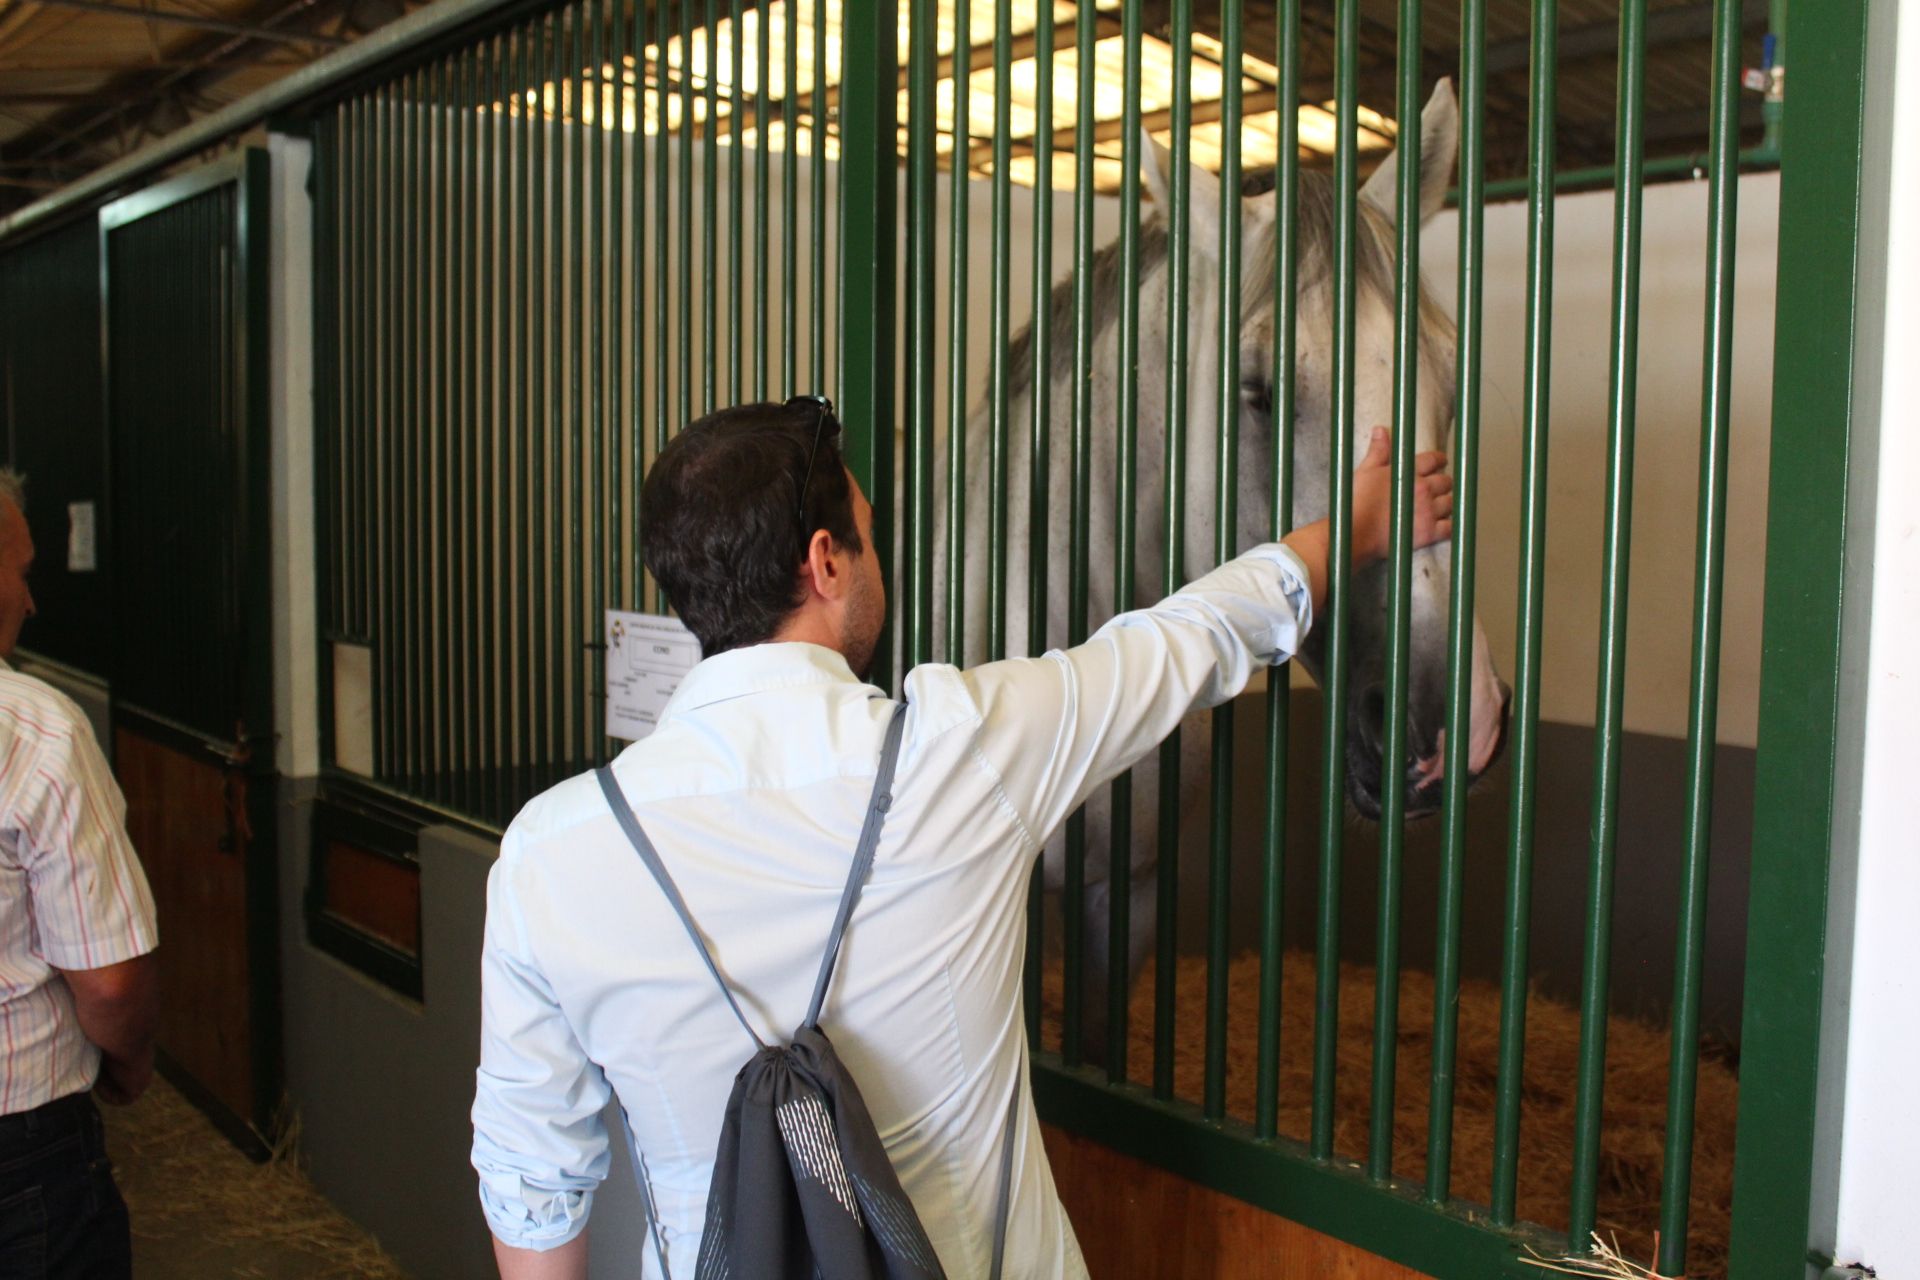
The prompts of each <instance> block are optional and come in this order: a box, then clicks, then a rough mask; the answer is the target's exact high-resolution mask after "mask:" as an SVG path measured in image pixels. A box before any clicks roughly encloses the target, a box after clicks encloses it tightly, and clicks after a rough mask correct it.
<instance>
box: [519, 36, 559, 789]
mask: <svg viewBox="0 0 1920 1280" xmlns="http://www.w3.org/2000/svg"><path fill="white" fill-rule="evenodd" d="M535 30H536V31H537V33H538V40H537V43H536V45H535V49H536V62H535V66H536V68H537V71H536V74H537V76H538V82H537V83H538V84H539V93H540V101H539V115H538V116H537V117H536V119H535V120H534V123H533V170H534V178H535V181H536V182H537V183H538V184H539V185H538V186H537V187H536V188H535V189H534V192H533V197H534V204H533V221H534V240H535V242H536V250H535V252H536V255H537V256H538V257H539V258H540V259H542V270H541V273H540V279H539V283H538V284H537V285H536V287H535V291H534V295H533V298H532V302H533V305H534V311H533V315H532V317H531V318H530V320H529V325H530V326H531V332H532V333H533V334H534V342H535V343H536V344H537V345H536V347H535V350H534V365H533V367H534V396H533V421H532V423H531V424H530V426H529V428H528V444H529V446H530V451H531V453H532V455H533V476H532V483H533V518H532V520H530V521H529V522H528V533H529V535H530V536H531V538H532V540H533V548H534V550H533V554H532V556H531V558H530V561H529V563H528V566H527V576H528V586H529V587H530V589H531V594H532V596H533V656H532V666H531V668H530V672H529V674H530V678H531V680H532V684H533V707H534V713H533V720H534V728H535V733H536V737H535V742H536V743H537V744H538V745H537V748H536V751H535V754H534V757H533V760H532V761H531V763H532V766H533V778H534V785H536V786H539V787H544V786H546V784H547V779H548V777H550V776H551V773H552V769H553V763H554V757H555V748H556V746H557V745H558V744H557V743H556V742H555V740H554V733H553V719H552V702H551V699H550V694H551V692H552V690H553V670H554V668H553V657H554V654H553V644H554V641H553V639H552V636H553V621H554V615H555V614H556V613H558V612H559V609H558V606H557V602H556V601H555V599H554V588H555V585H556V584H555V578H556V577H557V574H556V573H555V571H554V570H555V566H554V563H553V551H554V542H555V539H554V537H553V527H554V524H555V523H556V521H557V519H558V516H559V510H558V504H557V503H556V502H554V500H553V499H554V490H555V489H556V488H557V487H558V485H559V482H560V468H559V464H558V461H557V459H556V460H555V461H554V462H553V465H552V467H551V470H550V471H549V465H548V457H549V453H550V451H551V450H552V448H553V447H554V446H555V445H557V444H558V438H559V434H560V412H561V409H560V406H559V404H558V403H557V401H558V400H559V398H560V393H561V390H562V388H561V385H560V341H561V339H560V335H559V334H558V333H557V332H555V330H554V326H553V323H552V317H554V316H555V315H557V314H558V312H559V310H560V299H561V290H560V285H561V283H562V281H563V280H564V278H565V277H563V276H562V275H561V274H560V263H559V257H560V240H561V235H560V232H561V227H560V216H561V206H560V205H559V204H558V203H553V204H552V207H551V210H549V203H550V202H554V201H557V199H558V197H559V195H560V179H561V165H560V161H559V156H558V154H557V153H558V152H559V150H560V145H561V141H562V139H561V136H560V135H559V134H558V133H556V132H555V126H554V117H555V116H556V115H558V114H559V107H560V104H559V101H558V98H559V94H560V85H561V83H562V81H561V76H560V37H561V32H560V29H559V17H558V15H557V14H548V15H546V16H545V17H544V18H542V19H541V21H540V23H539V25H538V26H537V27H536V28H535ZM549 95H551V96H552V102H551V105H549ZM549 152H552V153H555V154H552V155H549ZM549 380H551V382H552V387H551V389H549V387H548V385H547V384H548V382H549Z"/></svg>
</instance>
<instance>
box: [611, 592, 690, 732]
mask: <svg viewBox="0 0 1920 1280" xmlns="http://www.w3.org/2000/svg"><path fill="white" fill-rule="evenodd" d="M699 661H700V642H699V641H698V640H696V639H694V636H693V632H691V631H689V630H687V628H686V624H685V623H683V622H681V621H680V619H678V618H663V617H661V616H659V615H657V614H652V613H628V612H627V611H625V610H624V609H609V610H607V736H608V737H609V738H625V739H627V740H628V741H637V740H639V739H641V738H644V737H646V736H647V735H648V734H650V733H652V732H653V730H654V726H655V725H657V724H659V723H660V713H661V711H663V710H665V708H666V705H667V699H669V698H671V697H672V696H673V691H674V690H675V689H677V688H679V687H680V678H681V677H682V676H684V675H686V674H687V672H689V671H691V670H693V668H694V665H695V664H696V663H698V662H699Z"/></svg>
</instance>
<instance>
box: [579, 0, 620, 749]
mask: <svg viewBox="0 0 1920 1280" xmlns="http://www.w3.org/2000/svg"><path fill="white" fill-rule="evenodd" d="M619 2H620V0H616V4H618V3H619ZM592 13H593V32H592V37H591V38H590V39H589V40H588V42H587V44H588V50H587V52H588V58H587V67H588V77H587V83H588V85H589V86H590V88H589V89H588V92H589V94H590V95H591V96H590V98H589V101H590V102H591V104H592V106H593V119H592V121H591V122H589V121H588V120H587V119H586V118H585V116H584V114H583V115H582V118H581V120H580V123H579V124H578V125H577V126H576V127H577V128H578V129H579V130H580V131H581V132H582V133H586V132H587V131H588V129H589V128H591V129H592V134H591V136H590V139H589V146H588V152H587V156H588V164H587V179H588V181H587V192H588V196H587V202H588V207H589V208H590V209H591V210H592V216H591V217H589V218H588V219H587V225H588V227H589V234H590V237H591V238H590V240H589V241H588V245H589V248H588V254H587V256H588V259H589V260H590V261H591V262H592V263H593V273H592V282H593V284H592V288H591V289H590V290H589V292H588V297H587V306H588V308H589V310H588V315H587V342H588V345H589V346H590V348H591V350H590V352H589V354H588V359H587V368H588V369H589V370H590V371H591V372H590V376H589V377H588V379H587V440H586V445H587V476H588V485H587V510H586V533H587V543H586V546H585V548H584V549H583V548H581V547H579V546H578V545H577V544H576V546H575V549H574V555H575V556H576V557H581V556H584V557H585V559H586V563H587V565H588V566H589V567H590V568H591V572H589V573H588V574H587V575H586V576H587V582H588V583H589V584H590V586H589V591H590V592H591V594H589V595H588V597H587V600H586V608H585V610H584V611H583V612H582V613H581V614H580V615H579V619H580V623H579V625H580V635H579V638H578V641H577V643H576V648H577V650H578V652H579V653H580V655H581V657H582V658H584V659H585V660H586V678H585V679H584V680H583V681H582V683H581V687H580V691H579V694H578V695H577V697H576V700H575V702H574V714H575V715H576V716H578V717H579V718H580V740H581V744H582V751H581V757H580V758H581V761H582V762H583V763H585V762H593V763H598V762H599V761H600V759H601V758H602V757H603V755H604V754H605V749H604V748H605V742H606V738H605V735H604V734H603V733H602V732H601V729H602V727H603V726H602V725H601V724H600V723H599V720H600V717H598V716H596V715H595V714H594V710H595V695H596V694H597V693H598V692H599V691H600V690H602V689H604V688H605V687H606V681H605V666H606V649H605V648H604V647H603V646H604V640H603V637H602V627H601V625H600V618H601V613H600V611H601V609H603V608H604V607H605V606H606V604H607V601H608V599H609V594H608V591H607V570H608V565H609V563H610V562H611V561H612V559H613V548H612V547H610V546H609V545H608V541H607V539H608V535H609V526H608V525H607V524H606V517H607V476H606V459H607V455H608V454H612V453H614V452H615V450H612V449H607V450H604V451H603V450H602V444H603V442H604V441H605V440H606V438H607V417H606V394H605V389H606V387H607V385H608V383H609V382H610V381H611V382H612V386H613V389H614V395H615V398H616V399H617V398H618V396H619V385H620V384H619V382H618V381H617V380H613V379H612V378H611V377H610V374H609V371H608V369H607V348H606V333H605V330H604V325H605V323H606V307H607V279H608V274H609V272H608V269H607V267H606V266H603V265H602V264H603V263H605V262H606V228H607V222H608V210H607V138H608V131H607V124H606V114H607V94H606V85H607V82H606V78H605V67H606V65H607V46H606V41H607V4H606V0H593V9H592ZM577 20H578V16H577V15H576V21H577ZM616 123H617V122H616ZM614 225H615V228H616V232H617V229H618V225H619V224H618V223H617V222H616V223H615V224H614ZM612 278H613V279H615V280H618V279H619V278H620V277H619V274H618V269H617V268H615V269H614V271H613V275H612ZM619 528H620V526H619V524H618V523H617V522H616V523H615V524H613V525H612V526H611V529H612V530H613V531H614V532H613V536H616V537H617V536H618V532H617V531H618V530H619Z"/></svg>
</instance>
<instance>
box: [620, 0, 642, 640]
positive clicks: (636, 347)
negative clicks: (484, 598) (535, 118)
mask: <svg viewBox="0 0 1920 1280" xmlns="http://www.w3.org/2000/svg"><path fill="white" fill-rule="evenodd" d="M614 8H615V10H616V11H624V10H625V8H626V6H625V5H623V4H616V5H615V6H614ZM645 14H646V7H645V6H644V5H635V6H634V9H633V26H632V28H631V29H630V31H629V33H628V38H627V42H626V46H625V47H626V50H627V53H628V54H629V55H630V56H631V57H632V59H633V143H632V146H633V191H632V196H631V199H630V200H629V201H628V215H627V216H628V218H629V220H630V221H631V223H632V226H633V280H632V283H631V285H630V286H629V287H630V288H631V289H632V295H631V297H630V298H629V299H628V302H627V309H628V311H629V312H630V314H631V330H630V337H629V351H628V355H627V360H628V362H629V364H630V365H631V366H632V375H631V376H632V381H633V391H632V397H631V402H630V408H629V415H630V416H629V417H628V420H627V432H628V438H627V448H628V451H629V454H628V456H629V462H628V468H629V471H628V483H629V484H630V485H631V486H632V489H633V519H632V521H631V522H630V524H629V525H628V527H627V529H626V535H627V537H628V538H629V540H630V545H631V546H632V548H633V562H632V564H631V565H630V566H629V567H628V570H627V578H626V583H627V584H628V586H629V587H630V588H631V591H630V593H629V594H628V595H627V597H626V599H627V600H628V601H629V602H630V603H629V605H628V607H629V608H633V609H644V608H646V607H647V605H646V600H645V599H644V595H645V590H646V581H645V578H644V576H643V575H644V573H645V567H644V561H643V559H642V556H643V555H644V553H645V551H646V548H645V547H643V546H641V545H640V497H641V488H642V485H643V484H644V483H645V480H646V475H647V431H646V421H647V398H646V397H647V312H646V296H647V33H646V29H645V22H646V18H645ZM623 110H624V108H623Z"/></svg>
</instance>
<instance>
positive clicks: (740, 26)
mask: <svg viewBox="0 0 1920 1280" xmlns="http://www.w3.org/2000/svg"><path fill="white" fill-rule="evenodd" d="M729 2H730V4H731V9H730V10H729V14H728V17H729V19H730V23H729V27H728V32H727V35H728V39H727V43H728V45H729V46H730V51H731V52H732V54H733V82H732V84H731V85H730V86H729V90H728V93H727V108H728V110H727V124H728V126H729V127H728V129H727V213H728V220H727V222H728V226H727V297H728V300H729V303H730V305H729V307H728V310H727V376H728V387H729V393H730V396H731V398H732V401H733V403H734V404H739V403H741V402H742V400H743V398H744V393H745V389H746V373H747V365H746V346H745V343H746V337H747V326H746V325H745V324H743V323H742V322H741V316H743V315H744V314H745V313H746V287H747V273H746V271H745V266H746V264H745V262H744V260H743V258H744V245H745V240H744V239H743V238H742V237H743V228H744V227H745V225H746V211H747V207H746V204H745V203H744V201H745V200H746V198H747V183H746V156H747V152H746V148H745V146H744V145H743V144H742V139H741V137H740V126H741V122H742V119H743V117H742V116H741V114H740V99H741V95H742V94H743V92H744V85H745V83H746V66H747V42H746V40H745V38H744V37H745V25H744V24H745V11H744V10H743V9H742V8H741V0H729Z"/></svg>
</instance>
